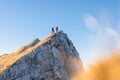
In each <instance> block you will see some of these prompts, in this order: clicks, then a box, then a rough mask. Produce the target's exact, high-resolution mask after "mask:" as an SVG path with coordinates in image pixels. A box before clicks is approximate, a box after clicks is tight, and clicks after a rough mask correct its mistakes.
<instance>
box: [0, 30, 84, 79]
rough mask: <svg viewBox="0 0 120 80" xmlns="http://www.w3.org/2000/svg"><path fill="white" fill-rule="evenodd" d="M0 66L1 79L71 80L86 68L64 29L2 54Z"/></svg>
mask: <svg viewBox="0 0 120 80" xmlns="http://www.w3.org/2000/svg"><path fill="white" fill-rule="evenodd" d="M75 62H77V64H78V63H79V68H78V67H77V65H76V64H75ZM0 67H1V69H0V73H1V74H0V80H70V79H71V77H72V75H73V74H75V73H77V72H78V71H83V64H82V61H81V59H80V58H79V53H78V52H77V50H76V48H75V47H74V46H73V43H72V42H71V40H69V38H68V37H67V34H65V33H63V32H62V31H59V32H57V33H53V34H50V35H49V36H47V37H46V38H45V39H43V40H42V41H39V39H35V40H33V41H32V43H30V44H27V45H26V46H24V47H22V48H20V49H18V50H17V51H15V52H13V53H11V54H7V55H4V56H2V57H0ZM33 73H34V74H33ZM46 76H48V77H46ZM43 78H44V79H43Z"/></svg>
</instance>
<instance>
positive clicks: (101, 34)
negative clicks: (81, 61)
mask: <svg viewBox="0 0 120 80" xmlns="http://www.w3.org/2000/svg"><path fill="white" fill-rule="evenodd" d="M110 16H111V15H110V14H108V13H107V12H104V11H103V12H101V18H96V17H95V16H93V15H91V14H88V15H85V16H84V17H83V20H84V24H85V26H86V27H87V28H88V29H89V30H90V31H93V30H94V32H95V33H90V34H88V38H89V37H90V38H89V39H88V38H86V39H87V40H88V44H89V46H91V47H90V48H91V50H90V51H87V52H88V53H87V54H88V55H87V57H89V60H87V61H86V62H88V63H90V62H94V61H95V60H96V58H94V57H93V56H94V55H95V56H96V57H97V58H102V57H106V56H107V55H109V54H105V53H109V52H111V51H114V50H116V49H120V34H119V32H118V30H115V29H114V26H112V24H113V23H112V22H111V21H112V17H110ZM119 26H120V25H119ZM91 35H95V36H92V37H91ZM89 52H92V53H89ZM91 55H93V56H91ZM90 58H91V59H90ZM91 60H92V61H91ZM85 64H86V63H85Z"/></svg>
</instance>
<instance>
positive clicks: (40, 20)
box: [0, 0, 120, 65]
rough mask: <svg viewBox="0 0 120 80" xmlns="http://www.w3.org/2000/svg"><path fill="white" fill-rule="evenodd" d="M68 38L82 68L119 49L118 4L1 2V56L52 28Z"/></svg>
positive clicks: (101, 0) (97, 0)
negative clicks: (78, 56)
mask: <svg viewBox="0 0 120 80" xmlns="http://www.w3.org/2000/svg"><path fill="white" fill-rule="evenodd" d="M55 26H59V29H60V30H63V31H64V32H65V33H67V34H68V36H69V38H70V39H71V40H72V41H73V43H74V45H75V47H76V48H77V50H78V51H79V53H80V57H81V58H82V60H83V62H84V64H85V65H86V64H91V63H92V62H94V61H95V60H96V59H98V58H99V57H103V56H106V55H108V52H110V51H111V50H112V51H113V50H115V49H119V41H120V38H119V37H120V36H119V35H120V1H119V0H12V1H11V0H0V55H2V54H4V53H10V52H13V51H15V50H17V49H18V48H19V47H21V46H23V45H25V44H27V43H28V42H30V41H31V40H33V39H34V38H39V39H40V40H42V39H44V38H45V37H46V36H47V35H49V34H50V33H51V27H55Z"/></svg>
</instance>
